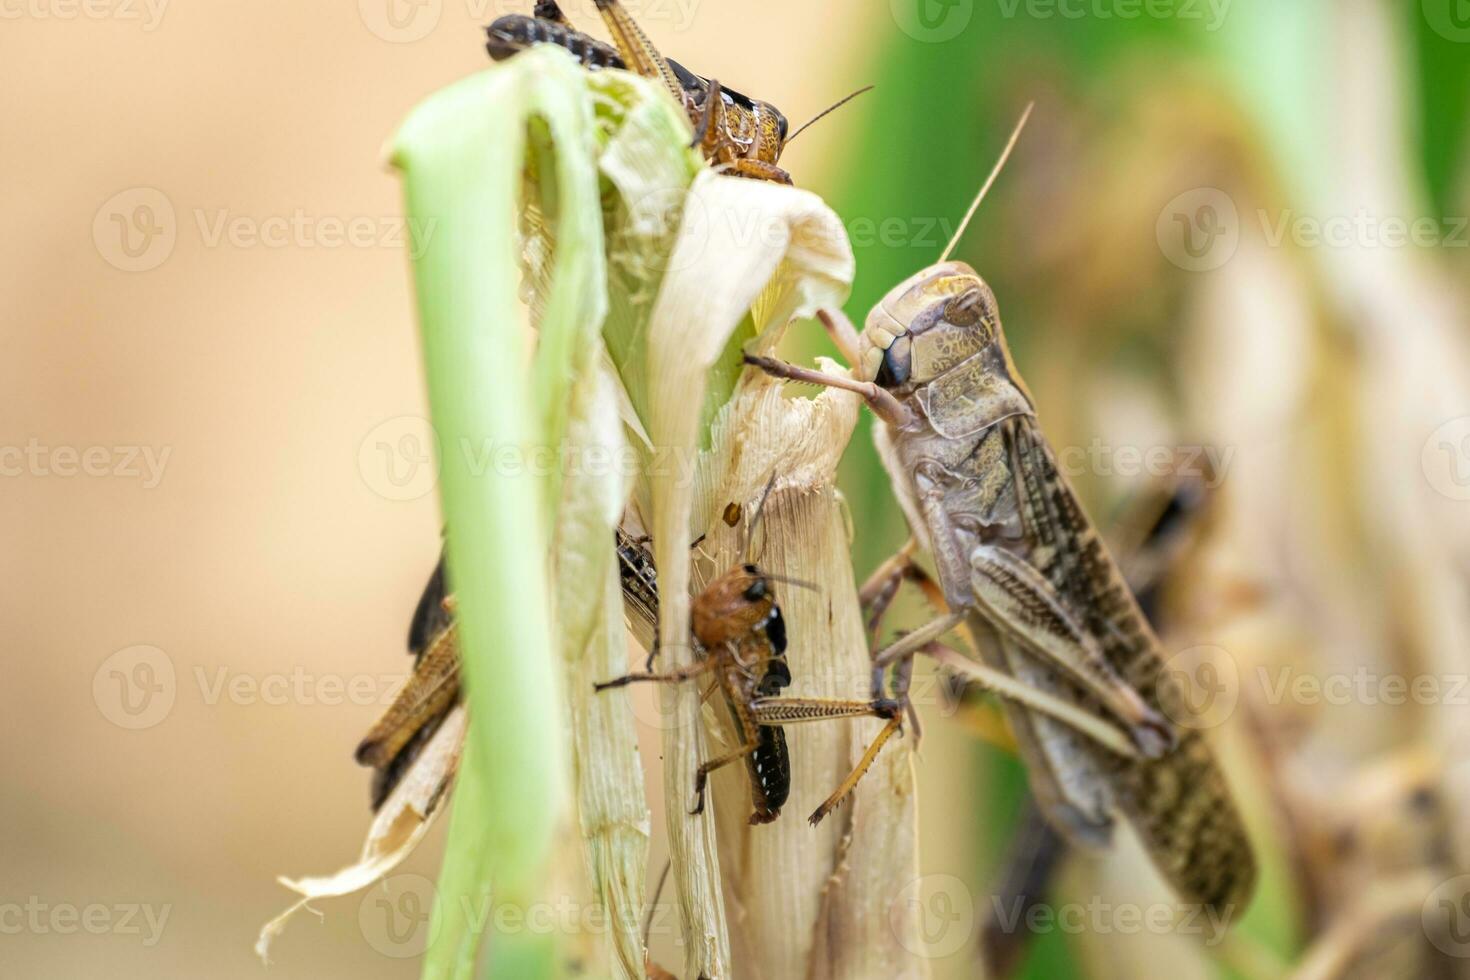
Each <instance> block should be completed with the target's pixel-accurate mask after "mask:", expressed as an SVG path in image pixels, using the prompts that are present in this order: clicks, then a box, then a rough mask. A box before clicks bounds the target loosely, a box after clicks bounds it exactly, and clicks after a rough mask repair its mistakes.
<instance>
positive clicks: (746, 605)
mask: <svg viewBox="0 0 1470 980" xmlns="http://www.w3.org/2000/svg"><path fill="white" fill-rule="evenodd" d="M774 482H775V480H774V477H773V478H772V481H771V483H768V484H767V485H766V490H765V494H769V493H770V491H771V486H772V485H773V484H774ZM764 503H765V495H762V498H761V506H758V507H757V508H756V513H755V516H754V517H753V518H752V519H751V525H750V533H749V535H748V536H747V540H746V550H747V552H748V550H749V547H750V539H751V537H753V535H754V531H755V528H756V527H757V526H758V525H759V522H760V515H761V511H762V510H763V509H764ZM727 512H733V513H738V511H735V510H734V508H730V509H728V510H727ZM776 581H785V580H778V579H776V578H775V577H774V576H772V575H770V574H768V573H766V572H764V571H762V570H761V569H760V568H759V566H757V565H755V564H754V563H752V562H751V561H750V560H749V559H748V557H747V560H745V561H744V562H742V563H741V564H739V565H737V566H736V567H734V568H732V569H730V570H729V571H727V572H725V573H724V574H723V575H721V576H719V577H718V578H716V579H715V580H714V581H712V582H710V584H709V585H707V586H706V587H705V588H704V590H703V591H702V592H700V594H699V595H698V596H696V597H695V598H694V601H693V602H692V603H691V604H690V610H689V611H690V628H691V632H692V633H693V635H694V640H695V651H696V653H697V659H696V660H695V661H694V662H693V663H692V664H690V665H689V666H687V667H684V668H681V669H679V670H674V671H670V672H668V673H663V674H656V673H650V672H648V671H644V672H642V673H633V674H626V675H624V676H622V677H618V678H615V679H613V680H610V681H607V682H605V683H602V684H598V685H596V689H597V690H599V691H605V690H608V689H610V688H615V687H623V686H625V685H628V684H632V683H636V682H653V683H665V684H679V683H683V682H685V681H692V680H700V679H703V678H704V677H706V676H707V675H709V674H713V675H714V679H715V685H714V686H717V687H719V688H720V690H721V691H722V693H723V694H724V698H725V703H726V706H727V708H728V709H729V712H730V718H731V721H732V722H733V724H734V728H735V733H736V736H737V738H738V739H739V741H738V744H737V745H736V746H735V747H734V748H733V749H731V750H730V751H729V752H727V753H725V754H724V755H720V756H717V757H715V758H713V759H710V760H708V761H706V762H704V763H702V764H701V765H700V767H699V769H698V771H697V773H696V774H695V782H694V793H695V804H694V808H693V809H692V810H691V811H690V813H691V814H697V813H702V812H703V811H704V794H705V788H706V785H707V782H708V780H709V775H710V773H712V772H714V771H715V770H717V769H720V768H722V767H724V766H727V765H729V764H730V763H732V762H737V761H739V760H740V759H745V760H746V764H747V768H748V770H749V774H750V788H751V798H752V801H753V805H754V812H752V813H751V815H750V822H751V823H752V824H763V823H770V822H771V821H773V820H775V819H776V817H778V816H779V815H780V813H781V807H782V806H783V805H784V804H785V803H786V799H787V796H788V795H789V793H790V791H791V766H790V759H789V756H788V754H787V750H786V737H785V733H784V732H783V731H782V729H781V726H782V725H786V724H794V723H798V722H807V721H823V720H827V719H837V718H856V717H864V716H877V717H880V718H888V719H897V718H898V717H899V710H900V708H901V705H900V703H899V702H898V701H895V700H891V699H886V698H883V697H880V696H875V697H874V698H873V699H872V700H869V701H855V700H842V699H832V698H791V697H778V696H776V695H778V694H779V692H780V691H781V690H782V689H784V688H786V687H788V686H790V684H791V669H790V667H789V666H787V663H786V621H785V620H784V619H783V618H782V615H781V607H780V606H779V605H778V604H777V602H776V596H775V591H774V587H773V584H772V583H773V582H776ZM791 584H799V583H795V582H792V583H791ZM864 768H866V767H865V766H864ZM859 775H860V774H859ZM849 779H850V780H852V781H855V779H856V777H849ZM822 812H825V811H819V813H822ZM816 819H820V818H819V817H817V818H814V819H813V822H816Z"/></svg>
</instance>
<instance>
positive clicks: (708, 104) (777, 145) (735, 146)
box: [485, 0, 867, 184]
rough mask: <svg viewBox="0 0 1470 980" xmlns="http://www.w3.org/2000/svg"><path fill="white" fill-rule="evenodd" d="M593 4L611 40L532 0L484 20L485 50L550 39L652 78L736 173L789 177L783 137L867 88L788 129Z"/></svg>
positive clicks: (624, 16)
mask: <svg viewBox="0 0 1470 980" xmlns="http://www.w3.org/2000/svg"><path fill="white" fill-rule="evenodd" d="M597 10H598V13H600V14H601V15H602V19H603V20H604V21H605V22H606V24H607V28H608V32H609V33H610V34H611V35H612V37H613V40H614V42H615V43H616V44H617V47H616V48H614V47H612V46H610V45H607V44H604V43H602V42H601V41H599V40H597V39H596V38H593V37H589V36H588V35H586V34H583V33H582V32H581V31H578V30H577V29H575V28H574V27H572V25H571V22H570V21H568V20H567V17H566V15H565V14H564V13H562V11H561V8H560V7H558V6H557V4H556V2H555V0H537V2H536V6H535V7H534V8H533V12H532V15H531V16H530V17H527V16H525V15H524V14H506V15H505V16H503V17H499V18H497V19H496V20H495V21H494V22H493V23H492V24H491V25H490V26H489V27H488V28H486V29H485V32H486V35H487V36H488V41H487V42H486V45H485V47H486V50H488V51H489V53H490V57H492V58H494V59H495V60H496V61H503V60H505V59H506V58H509V57H510V56H512V55H514V54H516V53H517V52H520V51H524V50H525V49H527V48H529V47H531V46H532V45H535V44H554V45H556V46H557V47H560V48H565V49H566V50H568V51H570V52H571V53H572V54H573V55H575V56H576V57H577V60H578V61H580V62H581V63H582V64H583V65H584V66H585V67H587V68H592V69H600V68H624V69H629V70H632V71H634V72H636V73H637V74H639V75H642V76H644V77H645V78H652V79H656V80H658V81H660V82H662V83H663V85H664V87H665V88H667V89H668V91H669V94H670V95H672V96H673V97H674V101H676V102H677V103H679V106H680V107H681V108H682V109H683V110H684V111H685V113H686V114H687V115H688V116H689V122H690V123H691V125H693V127H694V133H695V136H694V144H693V145H695V146H697V147H699V149H700V151H701V152H702V153H703V154H704V156H705V159H707V160H709V161H710V162H711V163H712V164H714V165H716V166H717V167H719V168H720V169H721V170H724V171H726V172H729V173H732V174H736V175H738V176H741V177H753V178H756V179H758V180H771V181H776V182H778V183H782V184H789V183H791V175H790V174H788V173H787V172H786V171H785V170H782V169H781V168H780V167H779V166H778V165H777V164H778V162H779V161H780V159H781V153H782V151H783V150H785V149H786V145H787V144H788V143H790V142H791V141H792V140H794V139H795V138H796V137H797V135H798V134H799V133H800V132H801V131H802V130H804V129H806V128H807V126H810V125H811V124H812V123H814V122H816V121H817V119H820V118H822V116H825V115H826V114H827V113H829V112H831V111H832V110H833V109H836V108H837V107H838V106H840V105H842V104H843V103H845V102H847V101H848V99H851V98H854V97H855V96H857V95H859V94H861V93H862V92H864V91H867V89H861V90H859V91H858V92H854V93H853V94H852V95H849V96H848V97H847V98H845V99H842V100H841V101H840V102H838V103H837V104H836V105H833V106H832V107H831V108H828V109H826V110H824V111H823V112H821V113H819V114H818V115H817V116H816V117H815V118H814V119H812V120H810V121H809V122H807V123H806V124H805V125H803V126H801V127H800V128H799V129H797V131H796V132H795V133H791V134H790V135H789V136H788V135H787V130H788V124H787V122H786V117H785V116H784V115H783V114H782V113H781V110H779V109H777V108H776V107H775V106H773V105H771V104H770V103H769V102H762V101H760V100H759V99H752V98H750V97H749V96H747V95H742V94H741V93H739V92H737V91H735V90H734V89H732V88H729V87H727V86H724V85H721V84H720V82H719V81H717V80H715V79H710V78H705V77H703V76H701V75H696V74H694V73H693V72H692V71H690V70H689V69H687V68H685V67H684V66H683V65H681V64H679V63H678V62H677V61H674V60H673V59H672V58H665V57H664V56H663V55H661V54H660V53H659V51H658V49H657V48H655V47H654V45H653V42H651V41H650V40H649V39H648V35H646V34H644V33H643V30H642V29H641V28H639V26H638V25H637V24H636V23H635V22H634V21H633V18H631V17H630V16H628V12H627V11H626V10H624V9H623V7H622V5H621V4H619V3H618V0H597Z"/></svg>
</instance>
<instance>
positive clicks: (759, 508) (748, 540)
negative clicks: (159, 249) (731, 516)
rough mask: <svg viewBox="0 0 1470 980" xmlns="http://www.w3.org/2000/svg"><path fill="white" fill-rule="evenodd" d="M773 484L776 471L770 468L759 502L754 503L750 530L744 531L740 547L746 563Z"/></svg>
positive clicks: (749, 557) (749, 558)
mask: <svg viewBox="0 0 1470 980" xmlns="http://www.w3.org/2000/svg"><path fill="white" fill-rule="evenodd" d="M775 485H776V471H775V470H772V471H771V478H770V479H769V480H767V481H766V488H765V489H764V490H762V491H761V499H760V503H758V504H756V505H755V516H753V517H752V518H751V519H750V530H749V531H747V532H746V536H745V547H744V548H743V549H741V550H742V551H744V552H745V562H746V564H749V563H750V561H751V556H750V549H751V545H753V544H755V532H756V530H757V529H758V528H759V527H760V526H761V518H762V517H764V516H765V514H766V498H767V497H769V496H770V495H771V488H772V487H774V486H775Z"/></svg>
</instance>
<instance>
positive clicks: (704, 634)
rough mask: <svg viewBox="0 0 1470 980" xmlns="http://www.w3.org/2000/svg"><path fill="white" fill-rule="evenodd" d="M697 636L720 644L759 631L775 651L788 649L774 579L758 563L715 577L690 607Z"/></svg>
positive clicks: (710, 644) (706, 642)
mask: <svg viewBox="0 0 1470 980" xmlns="http://www.w3.org/2000/svg"><path fill="white" fill-rule="evenodd" d="M689 614H690V621H691V625H692V626H693V628H694V635H695V636H696V637H698V638H699V642H700V643H702V644H703V645H704V646H705V647H710V648H713V647H717V646H719V645H720V644H722V643H727V642H730V641H731V640H739V639H741V638H742V637H745V636H748V635H749V634H751V633H753V632H755V631H760V632H763V633H765V634H766V637H767V639H768V640H769V642H770V645H771V646H772V647H773V648H774V649H775V652H776V653H778V654H779V653H782V652H784V651H785V649H786V629H785V622H784V621H783V620H782V619H781V609H780V607H779V606H777V605H776V593H775V592H774V591H773V590H772V588H771V580H770V579H769V578H767V577H766V574H765V573H764V572H762V571H761V570H760V568H758V567H757V566H755V565H749V564H747V565H737V566H736V567H734V568H732V569H730V570H729V571H728V572H726V573H725V574H723V575H721V576H720V577H719V578H717V579H715V580H714V581H713V582H711V583H710V584H709V585H708V586H706V587H705V590H704V591H703V592H701V593H700V594H699V595H698V596H696V597H695V599H694V601H693V603H691V604H690V608H689Z"/></svg>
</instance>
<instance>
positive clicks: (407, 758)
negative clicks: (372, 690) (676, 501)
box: [356, 529, 658, 810]
mask: <svg viewBox="0 0 1470 980" xmlns="http://www.w3.org/2000/svg"><path fill="white" fill-rule="evenodd" d="M616 547H617V553H618V572H619V577H620V578H621V580H622V587H623V610H624V612H625V614H626V617H627V620H628V624H629V626H630V627H631V628H632V630H633V633H634V635H635V636H637V637H638V639H639V642H640V643H643V644H645V645H646V646H647V645H649V644H650V643H651V642H652V637H654V636H656V635H657V632H658V573H657V572H656V571H655V570H654V566H653V556H652V554H650V552H649V550H648V547H647V542H645V541H640V540H638V539H635V538H633V537H632V536H630V535H628V534H626V533H624V532H623V531H622V530H621V529H619V530H618V531H617V532H616ZM408 649H409V652H410V653H412V654H413V656H414V667H413V673H412V674H411V675H410V676H409V679H408V682H407V683H406V684H405V685H404V686H403V689H402V690H401V691H399V692H398V695H397V697H395V698H394V700H393V703H392V704H391V705H389V706H388V710H387V711H385V712H384V713H383V716H382V718H380V719H379V720H378V722H377V723H376V724H375V725H373V727H372V730H371V731H369V732H368V734H367V735H366V736H365V737H364V738H363V740H362V742H361V743H360V744H359V745H358V747H357V755H356V757H357V761H358V762H359V763H360V764H362V765H364V766H371V767H372V768H373V769H375V770H376V772H375V773H374V775H373V784H372V805H373V809H374V810H376V809H377V808H378V807H380V806H382V804H383V801H384V800H385V799H387V798H388V794H389V793H391V792H392V791H393V787H394V786H396V785H397V784H398V781H399V779H401V778H402V776H403V774H404V772H405V771H407V769H408V767H409V766H410V765H412V764H413V760H414V759H416V758H417V757H418V754H419V751H420V750H421V749H422V748H423V746H424V745H425V744H426V743H427V742H428V740H429V739H430V738H432V737H433V735H434V732H435V731H437V730H438V728H439V724H440V723H441V722H442V721H443V720H444V718H445V717H446V716H447V715H448V714H449V710H450V709H451V708H453V707H454V705H455V704H457V703H458V702H459V699H460V685H459V631H458V630H457V629H456V628H455V623H454V597H453V595H452V593H451V592H450V591H449V588H448V582H447V579H446V575H445V569H444V556H443V555H440V557H439V563H438V564H437V565H435V566H434V572H433V574H432V575H430V576H429V581H428V584H427V585H425V586H424V592H423V595H421V596H420V597H419V603H418V606H417V608H415V609H414V613H413V620H412V622H411V623H410V624H409V628H408ZM650 661H651V658H650Z"/></svg>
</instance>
